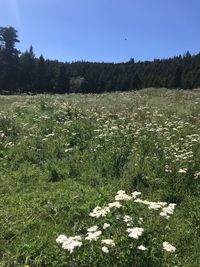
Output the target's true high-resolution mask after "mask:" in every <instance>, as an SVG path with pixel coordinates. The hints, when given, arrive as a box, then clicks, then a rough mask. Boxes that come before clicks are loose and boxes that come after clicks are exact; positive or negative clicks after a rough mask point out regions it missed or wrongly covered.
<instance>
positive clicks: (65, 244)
mask: <svg viewBox="0 0 200 267" xmlns="http://www.w3.org/2000/svg"><path fill="white" fill-rule="evenodd" d="M56 242H57V243H60V244H62V248H63V249H66V250H68V251H69V252H70V253H72V252H73V251H74V249H75V248H76V247H81V246H82V242H81V237H80V236H70V237H68V238H67V237H66V236H65V235H60V236H58V238H57V239H56Z"/></svg>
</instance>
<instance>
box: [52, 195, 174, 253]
mask: <svg viewBox="0 0 200 267" xmlns="http://www.w3.org/2000/svg"><path fill="white" fill-rule="evenodd" d="M140 195H141V192H137V191H135V192H133V193H132V196H129V195H127V194H126V192H125V191H124V190H120V191H118V192H117V195H116V196H115V200H116V201H114V202H111V203H109V204H108V206H106V207H104V208H101V207H99V206H97V207H95V208H94V209H93V211H92V212H91V213H90V214H89V215H90V216H91V217H95V218H99V217H106V215H107V214H108V213H109V212H111V209H113V208H117V209H119V208H121V207H122V204H121V203H120V202H119V201H123V200H125V201H126V200H131V199H133V200H134V203H142V204H145V205H147V206H148V208H149V209H150V210H152V209H153V210H159V209H161V212H160V216H162V217H165V218H167V219H168V218H169V216H170V215H171V214H173V213H174V209H175V206H176V204H174V203H170V204H169V205H167V202H152V201H148V200H142V199H140V198H137V197H138V196H140ZM117 216H118V217H116V218H118V219H120V218H121V216H120V215H117ZM123 221H124V222H125V223H126V225H127V227H129V228H127V230H126V231H127V232H128V236H129V237H131V238H133V239H139V237H140V236H141V235H142V234H143V232H144V228H141V227H132V223H133V220H132V217H131V216H129V215H124V216H123ZM138 223H139V224H142V223H143V218H142V217H140V218H139V219H138ZM130 226H131V227H132V228H130ZM108 227H110V224H109V223H106V222H105V223H104V224H103V225H102V229H101V230H102V231H103V230H105V229H107V228H108ZM101 230H100V229H99V226H97V225H93V226H91V227H90V228H88V229H87V233H86V236H85V237H84V239H85V240H87V241H90V242H91V241H97V240H98V239H99V237H100V236H101V235H102V231H101ZM56 242H57V243H60V244H62V248H63V249H66V250H68V251H69V252H70V253H72V252H73V251H74V248H76V247H80V246H81V245H82V242H81V237H80V236H74V237H69V238H67V237H66V236H65V235H60V236H59V237H58V238H57V239H56ZM101 244H102V247H101V250H102V251H103V252H104V253H109V249H110V248H111V247H114V246H115V243H114V241H113V239H102V240H101ZM137 249H138V250H141V251H145V250H147V248H146V247H145V246H144V245H139V246H137ZM163 249H164V250H166V251H168V252H174V251H175V250H176V248H175V247H174V246H172V245H171V244H169V243H168V242H166V241H165V242H163Z"/></svg>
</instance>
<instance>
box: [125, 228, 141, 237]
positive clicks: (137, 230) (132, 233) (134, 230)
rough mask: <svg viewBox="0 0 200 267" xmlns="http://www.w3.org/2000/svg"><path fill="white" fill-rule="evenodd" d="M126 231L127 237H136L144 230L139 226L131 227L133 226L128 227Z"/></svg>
mask: <svg viewBox="0 0 200 267" xmlns="http://www.w3.org/2000/svg"><path fill="white" fill-rule="evenodd" d="M126 231H127V232H128V233H129V235H128V236H129V237H132V238H134V239H138V238H139V237H140V236H141V235H142V233H143V232H144V229H143V228H140V227H133V228H128V229H127V230H126Z"/></svg>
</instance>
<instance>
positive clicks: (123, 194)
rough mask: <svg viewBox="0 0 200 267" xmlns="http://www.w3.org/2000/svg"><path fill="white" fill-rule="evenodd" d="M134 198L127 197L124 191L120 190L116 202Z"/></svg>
mask: <svg viewBox="0 0 200 267" xmlns="http://www.w3.org/2000/svg"><path fill="white" fill-rule="evenodd" d="M131 199H132V197H131V196H129V195H127V194H126V192H125V191H124V190H119V191H118V192H117V195H116V196H115V200H131Z"/></svg>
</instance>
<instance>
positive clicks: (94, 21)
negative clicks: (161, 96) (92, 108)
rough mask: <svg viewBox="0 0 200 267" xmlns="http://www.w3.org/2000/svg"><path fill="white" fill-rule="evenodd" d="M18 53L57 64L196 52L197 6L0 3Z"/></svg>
mask: <svg viewBox="0 0 200 267" xmlns="http://www.w3.org/2000/svg"><path fill="white" fill-rule="evenodd" d="M0 10H1V15H0V26H14V27H15V28H16V29H17V30H18V34H19V39H20V41H21V42H20V44H19V45H18V48H19V49H20V50H21V51H25V49H27V48H29V47H30V45H31V44H32V45H33V48H34V51H35V54H36V55H37V56H39V55H40V54H43V55H44V57H45V58H49V59H58V60H61V61H68V62H69V61H70V62H71V61H75V60H87V61H98V62H103V61H104V62H123V61H128V60H129V59H130V58H132V57H133V58H135V60H153V59H154V58H167V57H170V56H174V55H179V54H183V53H185V52H186V51H187V50H189V51H190V52H191V53H192V54H195V53H198V52H199V51H200V30H199V26H200V16H199V10H200V0H190V1H189V0H0Z"/></svg>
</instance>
